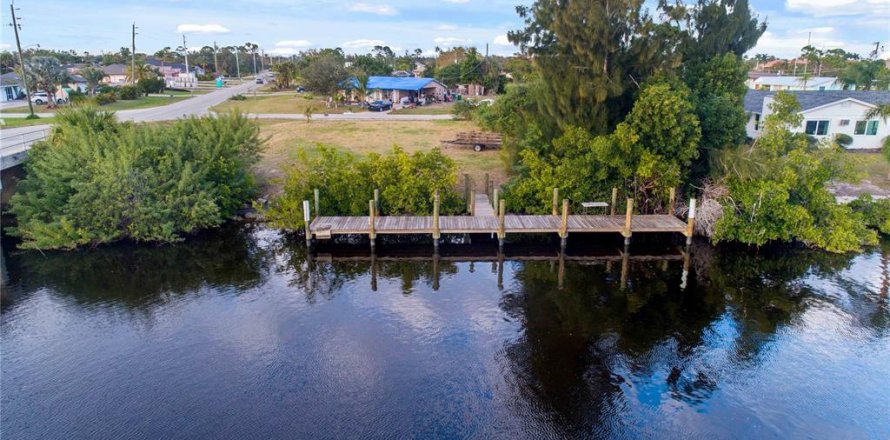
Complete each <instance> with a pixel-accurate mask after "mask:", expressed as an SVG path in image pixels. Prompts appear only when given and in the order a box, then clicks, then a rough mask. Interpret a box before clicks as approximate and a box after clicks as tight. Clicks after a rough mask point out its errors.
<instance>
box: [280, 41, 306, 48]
mask: <svg viewBox="0 0 890 440" xmlns="http://www.w3.org/2000/svg"><path fill="white" fill-rule="evenodd" d="M275 46H276V47H309V46H312V42H311V41H309V40H282V41H279V42H277V43H275Z"/></svg>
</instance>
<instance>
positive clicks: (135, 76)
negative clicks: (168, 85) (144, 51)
mask: <svg viewBox="0 0 890 440" xmlns="http://www.w3.org/2000/svg"><path fill="white" fill-rule="evenodd" d="M134 67H135V68H136V70H133V68H134ZM126 72H127V81H135V82H137V83H138V82H139V81H142V80H143V79H148V78H154V77H156V76H158V75H157V72H155V70H154V67H152V66H151V65H150V64H146V63H145V62H142V61H136V63H135V65H129V64H128V65H127V70H126Z"/></svg>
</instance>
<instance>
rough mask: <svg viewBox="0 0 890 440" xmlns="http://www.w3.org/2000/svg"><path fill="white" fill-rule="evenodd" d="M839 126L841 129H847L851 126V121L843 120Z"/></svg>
mask: <svg viewBox="0 0 890 440" xmlns="http://www.w3.org/2000/svg"><path fill="white" fill-rule="evenodd" d="M838 125H840V126H841V127H846V126H848V125H850V120H849V119H841V123H840V124H838Z"/></svg>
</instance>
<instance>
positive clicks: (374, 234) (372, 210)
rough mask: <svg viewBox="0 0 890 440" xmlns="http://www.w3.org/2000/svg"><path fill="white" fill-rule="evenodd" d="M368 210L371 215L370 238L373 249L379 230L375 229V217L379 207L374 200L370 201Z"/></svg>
mask: <svg viewBox="0 0 890 440" xmlns="http://www.w3.org/2000/svg"><path fill="white" fill-rule="evenodd" d="M368 211H369V213H370V217H368V219H369V221H368V223H369V224H368V227H369V229H368V238H369V239H370V240H371V249H374V241H375V240H376V239H377V230H376V229H375V224H374V223H375V221H374V220H375V217H376V213H377V209H376V208H375V206H374V200H369V201H368Z"/></svg>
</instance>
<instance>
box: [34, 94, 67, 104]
mask: <svg viewBox="0 0 890 440" xmlns="http://www.w3.org/2000/svg"><path fill="white" fill-rule="evenodd" d="M31 102H33V103H34V104H37V105H44V104H48V103H49V95H47V94H46V92H34V93H32V94H31ZM66 102H68V100H67V99H65V98H56V104H64V103H66Z"/></svg>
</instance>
